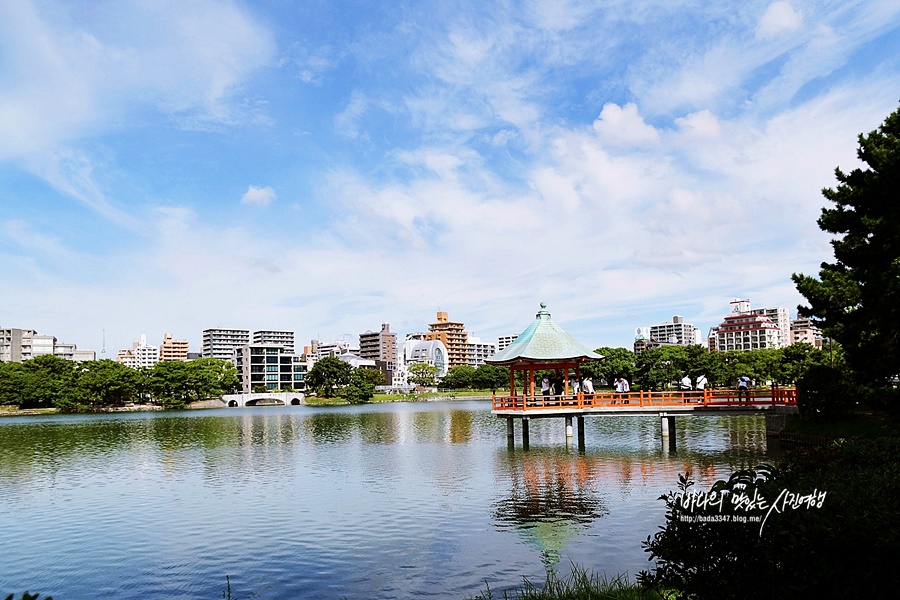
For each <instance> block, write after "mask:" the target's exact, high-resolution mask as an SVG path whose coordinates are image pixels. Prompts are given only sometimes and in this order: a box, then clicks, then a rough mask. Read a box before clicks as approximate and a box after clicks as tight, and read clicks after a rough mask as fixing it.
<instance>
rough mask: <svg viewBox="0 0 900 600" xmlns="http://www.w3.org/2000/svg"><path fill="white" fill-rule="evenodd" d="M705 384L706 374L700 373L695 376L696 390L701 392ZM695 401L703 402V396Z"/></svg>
mask: <svg viewBox="0 0 900 600" xmlns="http://www.w3.org/2000/svg"><path fill="white" fill-rule="evenodd" d="M706 384H707V381H706V375H700V376H698V377H697V386H696V387H697V391H699V392H702V391H703V390H704V389H706ZM697 402H703V398H700V399H699V400H697Z"/></svg>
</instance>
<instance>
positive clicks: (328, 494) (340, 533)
mask: <svg viewBox="0 0 900 600" xmlns="http://www.w3.org/2000/svg"><path fill="white" fill-rule="evenodd" d="M489 408H490V405H489V404H487V403H452V404H443V405H442V404H439V403H421V404H393V405H388V406H367V407H344V408H341V409H339V410H316V409H311V408H308V407H285V408H284V409H241V411H224V410H223V411H215V412H208V413H206V414H191V413H187V414H183V415H181V414H179V415H127V416H115V415H113V416H101V417H96V418H95V417H94V416H86V417H72V418H69V417H55V418H54V419H51V420H28V419H18V420H16V421H15V422H13V421H3V422H0V547H3V548H15V549H16V551H15V552H12V553H10V552H3V553H0V590H8V591H13V590H20V589H21V590H24V589H29V590H32V591H40V592H41V593H43V594H52V595H54V596H55V597H59V598H88V597H98V596H104V597H116V598H117V599H131V598H134V599H137V598H191V599H194V598H218V597H221V596H222V592H223V591H224V589H225V577H226V575H227V576H229V578H230V581H231V585H232V593H233V595H234V596H235V597H239V598H260V599H269V598H297V597H303V598H329V599H331V598H348V599H351V600H352V599H355V598H378V599H387V598H407V597H429V598H448V599H449V598H454V599H460V598H464V597H466V596H470V595H473V594H475V593H478V592H480V591H483V590H484V586H485V583H484V582H485V580H487V581H488V582H489V584H490V587H491V589H492V590H493V591H494V593H495V596H498V597H499V595H500V594H502V591H503V590H508V589H511V588H514V587H518V586H519V585H521V582H522V578H523V577H528V578H529V579H530V580H531V581H535V582H541V581H543V578H544V575H545V573H546V572H547V569H556V570H558V571H560V572H565V571H566V569H567V568H568V565H569V561H575V562H576V563H578V564H584V565H587V566H588V567H590V568H601V569H606V570H607V571H608V572H609V573H611V574H617V573H619V572H623V571H630V572H631V573H632V574H633V573H634V572H636V571H637V570H638V569H640V568H645V567H646V565H647V561H646V555H645V554H644V553H643V551H642V550H641V549H640V541H642V540H643V539H645V538H646V536H647V535H648V534H650V533H652V532H653V531H655V529H656V527H657V525H659V524H660V523H661V522H662V518H661V517H662V514H663V513H664V506H663V505H662V503H660V502H658V501H657V500H656V497H657V496H658V495H659V494H661V493H663V492H665V491H667V490H669V489H671V488H672V487H673V486H674V484H675V481H676V480H677V474H678V473H679V472H682V471H683V470H684V469H685V468H690V469H692V470H693V471H694V472H695V474H696V475H697V476H698V477H700V478H702V479H704V480H705V481H712V480H714V479H716V478H718V477H723V476H727V473H728V471H729V469H732V468H734V467H735V466H740V465H742V464H745V463H746V462H748V461H753V460H756V459H758V458H760V456H761V448H764V446H762V445H761V442H760V440H763V443H764V429H763V428H762V425H761V423H759V422H758V420H756V421H754V420H753V419H752V418H751V419H750V420H747V421H729V420H728V419H709V420H708V421H700V420H697V421H694V420H687V422H685V423H684V424H681V421H680V420H679V421H678V423H677V431H678V432H679V433H678V436H679V437H678V438H677V441H678V451H677V452H676V453H674V454H669V455H667V454H665V453H664V452H663V449H662V448H661V445H660V443H659V437H658V419H632V418H610V419H606V418H603V419H587V421H586V425H587V432H586V442H587V446H586V448H585V450H584V451H581V452H579V451H578V450H577V449H572V448H567V447H566V443H565V431H564V429H563V428H562V426H561V424H560V423H559V422H556V421H557V420H546V421H544V420H534V421H533V422H532V430H531V431H532V437H531V448H530V449H529V450H528V451H527V452H525V451H523V450H522V449H521V447H520V444H519V441H518V440H517V445H516V446H515V447H514V448H513V449H512V450H510V449H508V447H507V443H506V435H505V423H503V422H502V421H501V420H499V419H496V418H494V417H492V416H491V415H490V414H489ZM294 409H296V410H294ZM761 432H762V433H761ZM761 436H762V437H761ZM3 593H7V592H3Z"/></svg>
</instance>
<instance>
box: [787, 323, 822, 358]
mask: <svg viewBox="0 0 900 600" xmlns="http://www.w3.org/2000/svg"><path fill="white" fill-rule="evenodd" d="M791 343H792V344H809V345H811V346H814V347H816V348H818V349H820V350H821V349H822V348H823V347H824V346H825V336H824V335H822V330H821V329H819V328H818V327H817V326H816V325H814V324H813V322H812V319H809V318H805V317H801V318H799V319H794V320H793V321H791Z"/></svg>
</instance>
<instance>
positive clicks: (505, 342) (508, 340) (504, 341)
mask: <svg viewBox="0 0 900 600" xmlns="http://www.w3.org/2000/svg"><path fill="white" fill-rule="evenodd" d="M517 339H519V336H518V334H516V335H501V336H500V337H499V338H497V352H500V351H501V350H503V349H504V348H506V347H507V346H509V345H510V344H512V343H513V342H514V341H516V340H517Z"/></svg>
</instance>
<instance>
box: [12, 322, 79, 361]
mask: <svg viewBox="0 0 900 600" xmlns="http://www.w3.org/2000/svg"><path fill="white" fill-rule="evenodd" d="M47 354H51V355H54V356H59V357H60V358H64V359H66V360H74V361H78V362H82V361H88V360H95V359H96V354H95V353H94V351H93V350H78V348H77V346H76V345H75V344H66V343H62V342H59V341H58V340H57V339H56V337H54V336H52V335H39V334H38V332H37V331H35V330H34V329H18V328H14V327H9V328H2V327H0V362H19V363H20V362H23V361H26V360H28V359H29V358H34V357H36V356H43V355H47Z"/></svg>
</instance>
